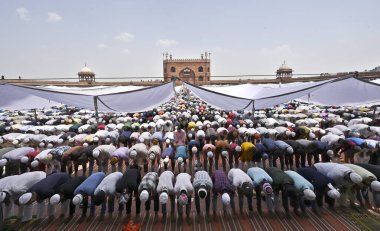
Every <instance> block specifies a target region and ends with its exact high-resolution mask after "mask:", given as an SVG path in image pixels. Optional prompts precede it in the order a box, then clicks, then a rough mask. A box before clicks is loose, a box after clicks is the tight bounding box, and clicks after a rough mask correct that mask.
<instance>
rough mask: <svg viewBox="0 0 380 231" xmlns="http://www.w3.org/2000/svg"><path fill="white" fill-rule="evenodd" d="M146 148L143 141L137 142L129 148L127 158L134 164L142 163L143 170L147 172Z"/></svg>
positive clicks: (147, 152)
mask: <svg viewBox="0 0 380 231" xmlns="http://www.w3.org/2000/svg"><path fill="white" fill-rule="evenodd" d="M148 154H149V151H148V148H147V146H146V145H145V144H144V143H137V144H135V145H133V146H132V147H131V148H130V149H129V153H128V155H129V158H130V159H132V160H133V163H134V164H137V165H143V166H144V172H145V173H146V172H148Z"/></svg>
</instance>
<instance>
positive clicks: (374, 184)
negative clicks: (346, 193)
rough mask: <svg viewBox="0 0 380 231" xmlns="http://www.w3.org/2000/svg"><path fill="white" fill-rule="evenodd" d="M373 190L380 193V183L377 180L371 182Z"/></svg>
mask: <svg viewBox="0 0 380 231" xmlns="http://www.w3.org/2000/svg"><path fill="white" fill-rule="evenodd" d="M371 189H372V191H376V192H378V191H380V182H379V181H377V180H374V181H372V182H371Z"/></svg>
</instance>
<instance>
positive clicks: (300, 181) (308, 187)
mask: <svg viewBox="0 0 380 231" xmlns="http://www.w3.org/2000/svg"><path fill="white" fill-rule="evenodd" d="M285 173H286V174H287V175H288V176H290V177H291V178H292V179H293V181H294V184H293V185H294V187H295V188H296V190H297V194H298V203H299V207H300V208H301V212H302V214H304V215H305V216H306V208H305V203H304V200H307V201H311V205H312V208H313V209H314V211H315V212H316V213H317V214H319V211H318V209H317V206H316V203H315V198H316V195H315V193H314V186H313V185H312V184H311V183H310V182H309V181H308V180H306V179H305V178H304V177H302V176H301V175H300V174H298V173H297V172H295V171H292V170H288V171H285ZM295 209H296V208H295ZM297 210H298V209H297ZM297 210H296V211H295V212H296V214H297V215H301V214H300V213H299V212H298V211H297Z"/></svg>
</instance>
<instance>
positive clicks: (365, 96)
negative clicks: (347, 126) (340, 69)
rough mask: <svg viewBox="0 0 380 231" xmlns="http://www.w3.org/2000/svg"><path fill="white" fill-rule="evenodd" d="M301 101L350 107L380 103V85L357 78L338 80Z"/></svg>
mask: <svg viewBox="0 0 380 231" xmlns="http://www.w3.org/2000/svg"><path fill="white" fill-rule="evenodd" d="M301 100H303V101H306V102H312V103H315V104H322V105H333V106H348V105H364V104H376V103H379V102H380V85H379V84H377V83H374V82H368V81H366V80H362V79H360V78H356V77H348V78H342V79H337V80H335V81H332V82H331V83H329V84H326V85H324V86H322V87H320V88H318V89H316V90H315V91H312V92H311V93H310V95H309V96H307V95H306V96H304V97H302V98H301Z"/></svg>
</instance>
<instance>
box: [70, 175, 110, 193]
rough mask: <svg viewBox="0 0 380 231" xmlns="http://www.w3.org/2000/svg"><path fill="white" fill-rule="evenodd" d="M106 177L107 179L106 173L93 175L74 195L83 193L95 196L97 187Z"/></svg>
mask: <svg viewBox="0 0 380 231" xmlns="http://www.w3.org/2000/svg"><path fill="white" fill-rule="evenodd" d="M104 177H106V174H104V172H96V173H93V174H92V175H91V176H89V177H88V178H87V179H86V180H85V181H83V182H82V184H80V185H79V186H78V187H77V188H76V189H75V191H74V195H77V194H82V193H83V194H87V195H93V194H94V192H95V189H96V187H97V186H98V185H99V184H100V182H102V180H103V178H104Z"/></svg>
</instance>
